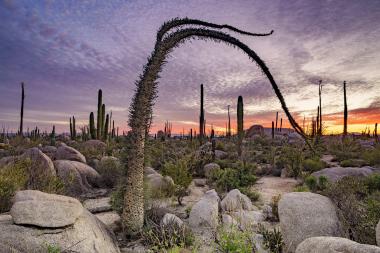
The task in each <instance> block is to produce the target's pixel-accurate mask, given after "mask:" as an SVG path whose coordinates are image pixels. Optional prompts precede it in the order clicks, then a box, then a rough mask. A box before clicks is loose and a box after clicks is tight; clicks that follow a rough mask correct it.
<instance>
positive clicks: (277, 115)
mask: <svg viewBox="0 0 380 253" xmlns="http://www.w3.org/2000/svg"><path fill="white" fill-rule="evenodd" d="M277 122H278V112H276V128H275V129H276V132H277V131H278V127H277Z"/></svg>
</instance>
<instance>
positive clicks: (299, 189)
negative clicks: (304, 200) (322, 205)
mask: <svg viewBox="0 0 380 253" xmlns="http://www.w3.org/2000/svg"><path fill="white" fill-rule="evenodd" d="M293 191H295V192H308V191H310V190H309V188H308V187H307V186H306V185H298V186H296V187H295V188H294V190H293Z"/></svg>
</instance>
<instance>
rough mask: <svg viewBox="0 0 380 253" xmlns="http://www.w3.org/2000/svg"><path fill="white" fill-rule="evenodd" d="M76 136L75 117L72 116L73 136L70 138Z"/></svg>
mask: <svg viewBox="0 0 380 253" xmlns="http://www.w3.org/2000/svg"><path fill="white" fill-rule="evenodd" d="M76 138H77V130H76V127H75V117H74V116H73V137H72V139H73V140H75V139H76Z"/></svg>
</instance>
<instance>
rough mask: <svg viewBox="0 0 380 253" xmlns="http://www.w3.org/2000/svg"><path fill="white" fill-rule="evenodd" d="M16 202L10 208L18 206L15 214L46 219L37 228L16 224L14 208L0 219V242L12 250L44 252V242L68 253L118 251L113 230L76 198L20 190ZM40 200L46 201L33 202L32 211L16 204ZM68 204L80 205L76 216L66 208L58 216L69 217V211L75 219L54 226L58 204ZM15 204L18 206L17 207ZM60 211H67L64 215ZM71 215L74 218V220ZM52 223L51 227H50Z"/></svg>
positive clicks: (25, 217) (112, 252) (45, 250)
mask: <svg viewBox="0 0 380 253" xmlns="http://www.w3.org/2000/svg"><path fill="white" fill-rule="evenodd" d="M15 201H16V202H15V204H14V206H13V207H12V210H17V209H18V210H17V212H16V213H18V212H20V213H26V212H29V214H30V216H24V217H23V219H28V220H29V219H30V218H31V217H35V218H36V219H37V220H42V219H45V221H43V224H41V223H38V224H37V226H40V227H35V226H24V225H17V224H15V223H14V220H15V216H14V214H15V211H12V212H11V214H12V218H10V217H8V219H6V218H4V219H1V220H0V227H1V229H0V242H1V244H2V245H6V247H7V248H9V249H12V250H13V251H9V252H47V245H51V246H53V245H54V246H56V247H58V248H59V249H61V250H64V249H70V252H81V253H93V252H109V253H119V252H120V251H119V249H118V246H117V244H116V241H115V239H114V235H113V234H112V232H110V231H109V230H108V229H107V227H106V226H105V225H104V224H103V223H102V222H101V221H99V220H98V219H97V218H96V217H95V216H94V215H92V214H91V213H90V212H88V211H87V210H85V209H84V208H83V207H82V206H81V204H80V203H79V202H78V201H77V200H75V199H72V198H70V197H66V196H60V195H55V194H47V193H43V192H39V191H21V192H18V193H17V194H16V197H15ZM43 201H45V202H49V203H46V204H45V205H36V206H35V208H36V210H34V211H33V210H28V211H25V210H22V208H21V206H20V205H19V203H30V202H36V203H42V202H43ZM68 203H70V204H74V203H75V204H74V208H75V209H77V208H78V206H79V207H80V208H81V212H80V214H79V215H78V214H77V213H73V211H69V210H61V211H58V212H60V215H61V216H66V218H67V217H68V216H70V214H69V212H71V213H72V215H73V217H72V218H71V219H72V220H74V222H73V224H71V225H69V226H63V227H57V226H56V222H57V217H56V215H57V214H56V213H54V212H56V211H57V209H58V206H59V207H62V206H63V205H66V204H68ZM15 205H18V207H17V206H15ZM24 208H29V206H28V205H25V206H24ZM33 212H34V213H33ZM63 212H66V214H63ZM17 215H18V214H17ZM74 217H76V218H75V219H74ZM58 220H60V219H58ZM34 223H36V222H33V223H32V224H30V225H36V224H34ZM70 223H71V222H70ZM51 225H53V226H54V227H51ZM61 225H63V224H61ZM41 226H43V227H41ZM44 226H48V227H44ZM2 249H4V248H1V249H0V251H1V250H2ZM1 252H4V251H1ZM6 252H8V251H6Z"/></svg>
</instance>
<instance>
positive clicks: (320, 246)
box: [296, 236, 380, 253]
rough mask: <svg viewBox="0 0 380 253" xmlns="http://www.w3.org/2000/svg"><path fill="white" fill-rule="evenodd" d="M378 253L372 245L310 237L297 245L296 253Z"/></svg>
mask: <svg viewBox="0 0 380 253" xmlns="http://www.w3.org/2000/svg"><path fill="white" fill-rule="evenodd" d="M306 252H307V253H340V252H342V253H343V252H344V253H380V248H379V247H377V246H374V245H367V244H360V243H357V242H354V241H351V240H349V239H346V238H341V237H327V236H319V237H311V238H308V239H306V240H304V241H303V242H302V243H301V244H300V245H298V247H297V250H296V253H306Z"/></svg>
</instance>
